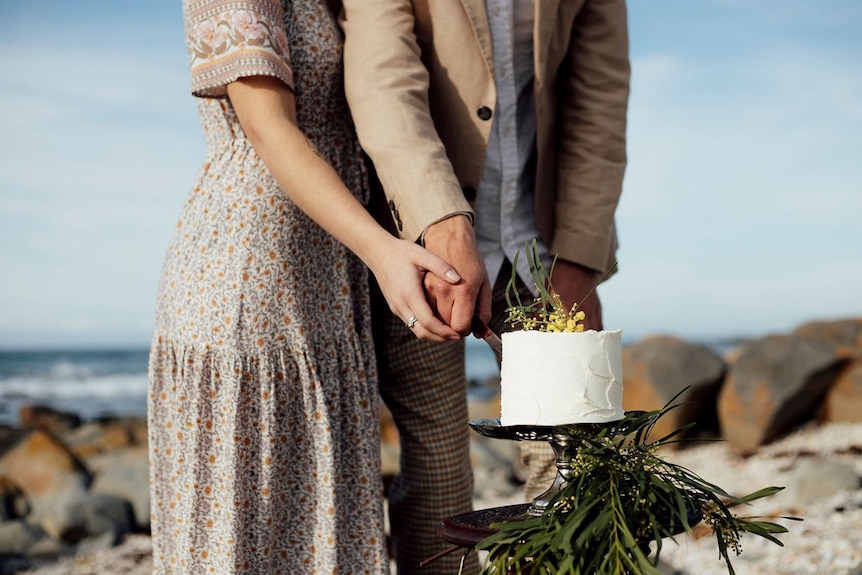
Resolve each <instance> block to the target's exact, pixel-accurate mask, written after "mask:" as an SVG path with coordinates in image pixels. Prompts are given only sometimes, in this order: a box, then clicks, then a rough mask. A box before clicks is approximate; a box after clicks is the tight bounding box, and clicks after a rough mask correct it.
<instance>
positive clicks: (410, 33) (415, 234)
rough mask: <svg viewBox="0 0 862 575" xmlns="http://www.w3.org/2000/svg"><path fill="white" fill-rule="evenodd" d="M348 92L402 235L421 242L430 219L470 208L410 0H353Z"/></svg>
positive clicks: (348, 21) (348, 5)
mask: <svg viewBox="0 0 862 575" xmlns="http://www.w3.org/2000/svg"><path fill="white" fill-rule="evenodd" d="M343 4H344V13H343V18H342V22H341V24H342V27H343V28H344V33H345V44H344V70H345V92H346V95H347V100H348V103H349V105H350V110H351V113H352V114H353V118H354V122H355V124H356V131H357V134H358V135H359V140H360V142H361V144H362V147H363V149H365V151H366V152H367V153H368V155H369V157H370V158H371V160H372V161H373V162H374V166H375V168H376V170H377V175H378V176H379V178H380V181H381V184H382V186H383V189H384V192H385V194H386V196H387V199H389V200H390V201H392V202H394V205H395V206H396V207H397V209H398V211H399V214H400V219H401V220H402V224H403V227H402V229H401V235H402V237H404V238H405V239H409V240H411V241H415V240H417V239H418V238H419V236H420V234H421V233H422V232H423V231H424V230H425V229H426V228H427V227H428V225H429V224H431V223H433V222H436V221H439V220H441V219H443V218H445V217H446V216H448V215H450V214H452V213H455V212H471V208H470V205H469V204H468V203H467V201H466V200H465V199H464V196H463V193H462V191H461V185H460V184H459V182H458V179H457V177H456V176H455V173H454V170H453V168H452V163H451V161H450V160H449V158H448V156H447V154H446V148H445V147H444V145H443V143H442V142H441V140H440V137H439V134H438V133H437V130H436V128H435V126H434V121H433V120H432V118H431V111H430V106H429V101H428V90H429V85H430V81H431V80H430V76H429V72H428V70H427V68H426V67H425V64H424V63H423V61H422V58H421V54H422V50H421V48H420V46H419V43H418V40H417V37H416V34H415V31H414V26H415V19H414V14H413V6H412V2H411V1H410V0H346V1H345V2H344V3H343Z"/></svg>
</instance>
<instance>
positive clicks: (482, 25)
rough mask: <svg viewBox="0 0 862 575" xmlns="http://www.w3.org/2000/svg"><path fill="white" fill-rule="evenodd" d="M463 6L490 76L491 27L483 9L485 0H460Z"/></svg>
mask: <svg viewBox="0 0 862 575" xmlns="http://www.w3.org/2000/svg"><path fill="white" fill-rule="evenodd" d="M460 1H461V4H462V5H463V6H464V11H465V12H467V16H468V17H469V18H470V22H471V24H472V25H473V31H474V32H475V33H476V40H477V41H478V43H479V49H480V50H481V51H482V57H483V58H484V59H485V64H486V65H487V66H488V70H489V71H490V72H491V77H492V78H493V77H494V50H493V48H492V44H491V28H490V25H489V24H488V12H487V10H486V9H485V0H460Z"/></svg>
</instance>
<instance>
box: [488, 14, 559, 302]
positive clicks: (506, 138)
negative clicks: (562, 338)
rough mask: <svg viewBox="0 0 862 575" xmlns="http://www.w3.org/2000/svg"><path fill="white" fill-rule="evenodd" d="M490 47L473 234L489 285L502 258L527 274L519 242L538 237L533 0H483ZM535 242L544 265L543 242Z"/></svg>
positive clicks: (529, 281)
mask: <svg viewBox="0 0 862 575" xmlns="http://www.w3.org/2000/svg"><path fill="white" fill-rule="evenodd" d="M485 4H486V7H487V12H488V21H489V24H490V28H491V42H492V47H493V52H494V81H495V82H496V85H497V102H496V110H495V111H494V119H493V125H492V126H491V134H490V138H489V140H488V149H487V152H486V155H485V167H484V171H483V173H482V180H481V182H480V184H479V193H478V197H477V200H476V206H475V213H476V238H477V240H478V245H479V251H480V253H481V254H482V257H483V258H484V260H485V266H486V268H487V270H488V277H489V279H490V281H491V284H492V285H493V283H494V281H495V280H496V277H497V274H498V272H499V271H500V266H501V265H502V264H503V261H504V260H506V259H508V260H509V261H512V260H513V259H514V256H515V253H516V252H518V251H519V250H520V251H521V252H522V253H521V256H520V257H519V259H518V275H519V276H520V277H521V279H522V280H523V281H524V283H525V284H526V285H527V286H529V287H530V288H531V289H532V288H533V287H534V286H533V280H532V277H531V275H530V272H529V268H528V267H527V259H526V257H524V254H523V251H524V244H525V243H526V242H527V241H530V240H532V239H533V238H538V236H539V232H538V231H537V229H536V224H535V220H534V217H533V193H534V192H533V189H534V187H535V169H536V102H535V93H534V91H533V79H534V76H535V71H534V65H533V24H534V21H535V14H534V10H535V2H534V0H485ZM538 243H539V250H540V255H541V257H542V260H543V261H544V263H545V265H546V268H547V266H548V265H549V263H550V256H549V255H548V250H547V248H546V247H545V246H544V245H542V244H541V241H540V242H538Z"/></svg>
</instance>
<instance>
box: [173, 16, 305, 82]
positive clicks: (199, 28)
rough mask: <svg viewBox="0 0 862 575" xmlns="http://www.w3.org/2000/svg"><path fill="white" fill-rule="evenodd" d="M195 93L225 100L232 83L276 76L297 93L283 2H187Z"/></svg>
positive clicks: (188, 31) (187, 35)
mask: <svg viewBox="0 0 862 575" xmlns="http://www.w3.org/2000/svg"><path fill="white" fill-rule="evenodd" d="M183 5H184V20H185V27H186V43H187V45H188V48H189V62H190V65H191V72H192V93H193V94H194V95H195V96H201V97H223V96H225V95H226V93H227V89H226V86H227V84H229V83H230V82H233V81H234V80H237V79H238V78H242V77H245V76H274V77H276V78H278V79H280V80H281V81H282V82H284V83H285V84H287V85H288V86H289V87H290V88H293V71H292V70H291V68H290V51H289V49H288V46H287V35H286V34H285V31H284V15H283V11H282V7H281V2H280V1H279V0H185V2H184V3H183Z"/></svg>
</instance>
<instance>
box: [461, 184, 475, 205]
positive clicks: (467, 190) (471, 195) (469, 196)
mask: <svg viewBox="0 0 862 575" xmlns="http://www.w3.org/2000/svg"><path fill="white" fill-rule="evenodd" d="M463 192H464V199H466V200H467V201H468V202H473V201H474V200H475V199H476V188H474V187H473V186H466V187H464V190H463Z"/></svg>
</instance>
